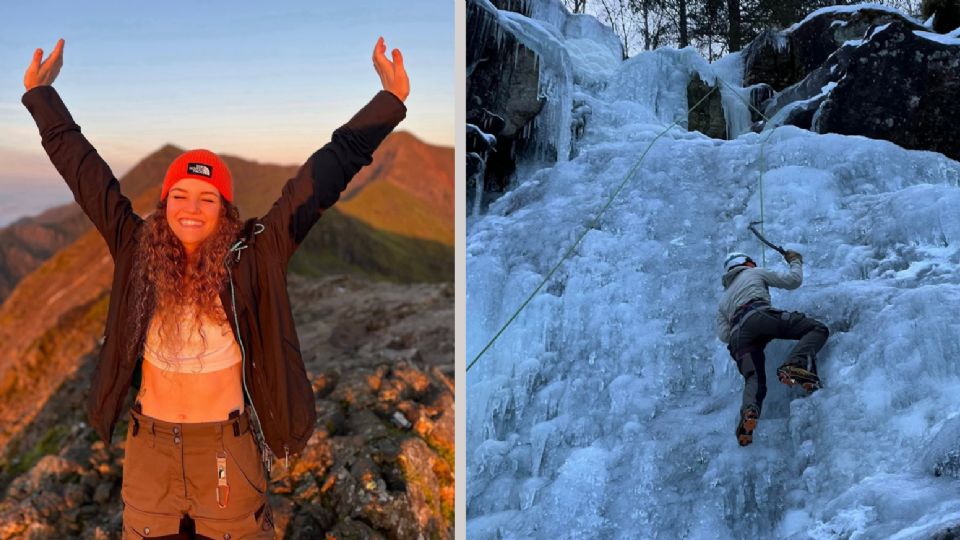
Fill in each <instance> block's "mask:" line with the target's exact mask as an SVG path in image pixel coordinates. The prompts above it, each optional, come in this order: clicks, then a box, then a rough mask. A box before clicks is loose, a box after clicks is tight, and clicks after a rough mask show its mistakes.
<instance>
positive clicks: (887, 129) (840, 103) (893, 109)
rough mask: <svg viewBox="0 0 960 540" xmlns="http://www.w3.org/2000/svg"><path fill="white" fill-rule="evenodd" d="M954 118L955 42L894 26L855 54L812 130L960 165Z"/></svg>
mask: <svg viewBox="0 0 960 540" xmlns="http://www.w3.org/2000/svg"><path fill="white" fill-rule="evenodd" d="M957 118H960V40H958V39H950V38H944V37H943V36H940V35H938V34H933V33H930V32H925V31H917V30H915V29H914V28H913V27H912V26H911V25H907V24H901V23H899V22H894V23H891V24H890V25H889V26H886V27H884V28H882V29H879V30H877V31H876V32H875V33H874V34H873V35H872V36H871V38H870V39H869V40H867V41H866V42H865V43H864V44H863V45H861V46H860V47H858V48H857V50H856V55H855V56H854V57H853V58H851V60H850V62H849V64H848V66H847V68H846V71H845V73H844V74H843V77H842V78H841V79H840V80H839V82H838V83H837V86H836V88H834V89H833V91H832V92H830V95H829V98H828V99H827V100H826V101H825V102H824V104H823V106H822V107H821V109H820V111H819V113H818V118H817V121H816V122H815V125H814V126H813V129H815V130H816V131H818V132H819V133H841V134H846V135H863V136H866V137H870V138H872V139H886V140H888V141H891V142H893V143H896V144H898V145H900V146H902V147H904V148H911V149H918V150H933V151H935V152H940V153H942V154H944V155H946V156H948V157H950V158H952V159H960V124H958V123H957V121H956V119H957Z"/></svg>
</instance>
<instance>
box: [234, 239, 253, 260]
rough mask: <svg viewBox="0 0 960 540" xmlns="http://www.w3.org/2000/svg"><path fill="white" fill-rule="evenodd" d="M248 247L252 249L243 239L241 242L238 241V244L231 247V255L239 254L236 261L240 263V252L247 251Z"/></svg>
mask: <svg viewBox="0 0 960 540" xmlns="http://www.w3.org/2000/svg"><path fill="white" fill-rule="evenodd" d="M248 247H250V246H248V245H247V244H246V242H245V241H243V240H242V239H241V240H237V242H236V243H235V244H233V245H232V246H230V253H233V252H237V257H236V259H235V260H236V261H237V262H240V252H241V251H243V250H245V249H247V248H248Z"/></svg>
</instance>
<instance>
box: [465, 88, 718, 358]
mask: <svg viewBox="0 0 960 540" xmlns="http://www.w3.org/2000/svg"><path fill="white" fill-rule="evenodd" d="M718 80H719V77H718ZM717 88H719V86H714V87H712V88H710V91H709V92H707V93H706V94H705V95H704V96H703V97H702V98H700V101H698V102H696V103H694V104H693V107H690V108H689V109H687V117H689V116H690V113H691V112H693V110H694V109H696V108H697V107H699V106H700V104H701V103H703V102H704V101H706V99H707V98H708V97H710V95H711V94H712V93H713V92H714V90H716V89H717ZM678 123H679V120H676V121H674V122H673V123H672V124H670V125H669V126H667V127H666V128H664V129H663V131H661V132H660V133H658V134H657V136H656V137H654V138H653V140H652V141H650V144H649V145H647V148H646V149H645V150H644V151H643V154H641V155H640V159H638V160H637V162H636V163H635V164H634V165H633V167H631V169H630V171H629V172H627V175H626V176H625V177H624V178H623V180H622V181H621V182H620V185H619V186H617V189H615V190H614V191H613V193H612V194H611V195H610V197H609V198H608V199H607V203H606V204H604V205H603V208H601V209H600V212H598V213H597V215H596V216H595V217H594V218H593V220H592V221H591V222H590V224H589V225H587V227H586V228H585V229H584V230H583V232H581V233H580V235H579V236H578V237H577V240H576V241H575V242H574V243H573V245H571V246H570V248H569V249H567V251H566V252H565V253H564V254H563V257H561V258H560V260H559V261H557V264H555V265H553V268H551V269H550V271H549V272H547V275H546V276H545V277H544V278H543V280H542V281H540V284H539V285H537V288H536V289H534V290H533V292H532V293H530V296H528V297H527V299H526V300H524V301H523V303H522V304H520V307H518V308H517V310H516V311H514V313H513V315H511V316H510V318H509V319H507V322H505V323H504V324H503V326H501V327H500V330H498V331H497V333H496V334H494V336H493V337H492V338H490V341H488V342H487V344H486V346H484V347H483V349H482V350H481V351H480V352H479V353H478V354H477V356H475V357H474V358H473V360H472V361H471V362H470V364H468V365H467V369H466V370H465V371H470V368H472V367H473V365H474V364H476V363H477V360H480V357H481V356H483V354H484V353H486V352H487V350H489V349H490V347H492V346H493V344H494V342H495V341H497V338H499V337H500V335H501V334H503V332H504V331H505V330H506V329H507V327H508V326H510V324H511V323H512V322H513V321H514V319H516V318H517V317H518V316H519V315H520V312H521V311H523V309H524V308H525V307H527V304H529V303H530V301H531V300H533V297H534V296H536V295H537V293H538V292H540V289H542V288H543V286H544V285H546V284H547V282H548V281H550V278H551V277H553V274H554V272H556V271H557V269H558V268H560V265H561V264H563V262H564V261H565V260H567V258H568V257H570V255H572V254H573V251H574V250H575V249H576V248H577V246H578V245H580V242H581V241H582V240H583V238H584V237H585V236H586V235H587V233H588V232H590V230H591V229H593V228H594V227H595V226H596V225H597V223H598V222H599V221H600V217H601V216H603V213H604V212H606V211H607V208H609V207H610V205H611V204H612V203H613V200H614V199H615V198H616V197H617V195H618V194H620V191H621V190H622V189H623V187H624V186H626V185H627V182H628V181H629V180H630V178H631V177H632V176H633V174H634V173H635V172H636V171H637V169H638V168H639V167H640V163H641V162H643V158H645V157H646V156H647V152H649V151H650V148H652V147H653V143H655V142H657V140H658V139H660V137H662V136H664V135H665V134H666V133H667V132H668V131H670V129H671V128H673V127H674V126H676V125H677V124H678Z"/></svg>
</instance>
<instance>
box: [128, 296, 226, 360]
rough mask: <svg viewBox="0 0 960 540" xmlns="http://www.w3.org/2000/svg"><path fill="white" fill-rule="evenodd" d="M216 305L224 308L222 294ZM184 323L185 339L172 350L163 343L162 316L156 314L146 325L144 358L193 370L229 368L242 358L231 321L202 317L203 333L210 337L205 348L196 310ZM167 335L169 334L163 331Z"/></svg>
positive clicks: (182, 333)
mask: <svg viewBox="0 0 960 540" xmlns="http://www.w3.org/2000/svg"><path fill="white" fill-rule="evenodd" d="M217 306H218V307H219V308H220V309H221V310H222V309H223V304H221V302H220V297H219V296H218V297H217ZM181 324H182V325H183V326H182V328H181V333H180V335H181V338H185V340H186V341H185V343H183V345H182V346H181V348H180V350H179V351H177V352H176V354H173V353H171V349H172V348H170V347H161V346H160V337H159V334H158V331H159V320H158V318H157V317H153V318H152V319H151V320H150V326H149V328H148V329H147V339H146V343H145V344H144V347H143V359H144V360H146V361H147V362H150V363H151V364H153V365H154V366H156V367H158V368H159V369H163V370H166V371H174V372H178V373H194V374H198V373H209V372H211V371H218V370H221V369H226V368H228V367H231V366H233V365H234V364H237V363H239V362H240V346H239V345H238V344H237V340H236V339H235V338H234V337H233V331H231V329H230V326H229V324H224V325H222V326H220V325H218V324H217V323H216V321H213V320H211V319H210V318H209V317H207V316H205V315H204V316H203V317H202V318H201V326H202V327H203V334H204V336H205V337H206V338H207V346H206V350H204V348H203V339H202V338H201V337H200V332H199V330H198V329H197V327H196V322H195V320H194V314H193V313H192V312H191V314H190V316H188V317H187V320H186V321H185V322H183V323H181ZM164 337H165V338H166V337H167V336H166V335H164ZM168 339H169V338H168ZM164 345H166V344H164Z"/></svg>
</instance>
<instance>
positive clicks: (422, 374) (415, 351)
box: [0, 275, 454, 540]
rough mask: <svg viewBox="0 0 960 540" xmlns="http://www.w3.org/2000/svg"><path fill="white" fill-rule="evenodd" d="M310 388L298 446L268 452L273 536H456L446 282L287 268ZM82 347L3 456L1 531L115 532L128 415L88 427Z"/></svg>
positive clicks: (98, 535)
mask: <svg viewBox="0 0 960 540" xmlns="http://www.w3.org/2000/svg"><path fill="white" fill-rule="evenodd" d="M288 285H289V288H290V297H291V299H292V300H293V309H294V316H295V318H296V322H297V329H298V333H299V335H300V336H301V344H302V348H303V351H304V360H305V364H306V368H307V373H308V375H309V376H310V379H311V381H312V383H313V389H314V394H315V398H316V409H317V426H316V431H315V432H314V435H313V437H312V438H311V440H310V442H309V444H308V445H307V448H306V449H305V450H304V452H303V454H302V455H300V456H297V457H295V458H291V459H290V461H289V464H288V467H287V468H285V467H284V462H283V459H282V458H281V459H279V460H277V461H276V462H275V463H274V465H273V470H272V473H271V479H270V501H271V506H272V508H273V516H274V522H275V530H276V538H292V539H306V538H329V539H333V538H397V539H406V538H410V539H417V538H452V537H453V518H454V384H453V380H452V376H453V339H454V338H453V287H452V286H451V285H449V284H429V285H397V284H389V283H376V282H371V281H366V280H362V279H359V278H352V277H345V276H335V277H328V278H321V279H308V278H302V277H299V276H294V275H291V276H290V279H289V284H288ZM95 357H96V355H95V354H92V355H88V356H87V357H86V358H85V359H84V361H83V364H82V365H81V367H80V368H79V369H78V370H77V372H76V373H75V375H74V376H72V377H71V378H70V379H68V380H67V381H66V382H64V383H63V385H62V386H61V387H60V388H59V389H58V391H57V392H56V393H55V396H56V399H51V400H49V402H48V403H47V404H46V405H45V406H44V408H43V410H42V411H41V412H40V413H39V414H38V415H37V417H36V419H35V420H34V421H33V422H32V423H31V425H30V426H28V427H27V428H26V429H25V430H24V431H23V433H21V434H20V435H19V436H18V437H17V438H16V439H14V440H13V441H11V443H10V444H9V445H8V446H7V452H6V455H5V456H3V461H2V462H0V466H2V469H0V494H2V499H0V539H3V540H6V539H12V538H35V539H39V538H78V539H114V538H120V536H121V528H122V505H121V501H120V486H121V473H122V470H123V455H124V434H125V433H126V424H125V421H121V423H120V424H119V425H118V426H117V429H116V431H115V432H114V440H113V441H112V444H111V445H107V444H105V443H104V442H103V441H100V440H97V437H96V435H95V433H94V432H93V430H92V428H90V427H89V426H88V425H87V424H86V423H85V422H84V420H85V418H84V417H83V413H82V411H83V407H82V402H83V399H84V397H85V388H86V382H87V380H88V376H89V372H90V370H92V368H93V362H94V359H95Z"/></svg>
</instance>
